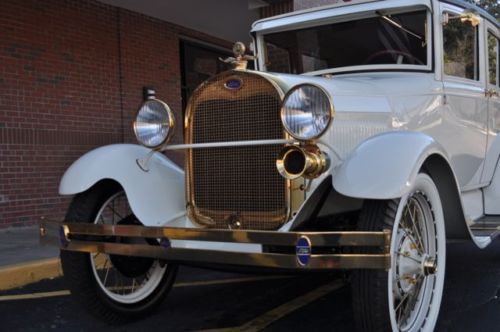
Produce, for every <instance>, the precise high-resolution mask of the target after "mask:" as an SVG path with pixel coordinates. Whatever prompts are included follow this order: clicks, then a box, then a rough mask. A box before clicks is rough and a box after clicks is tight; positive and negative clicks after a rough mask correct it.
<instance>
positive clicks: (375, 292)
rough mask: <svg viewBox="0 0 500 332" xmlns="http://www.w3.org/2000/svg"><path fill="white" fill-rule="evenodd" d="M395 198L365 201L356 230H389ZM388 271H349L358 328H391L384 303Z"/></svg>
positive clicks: (381, 331)
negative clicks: (351, 272) (350, 272)
mask: <svg viewBox="0 0 500 332" xmlns="http://www.w3.org/2000/svg"><path fill="white" fill-rule="evenodd" d="M398 202H399V201H398V200H387V201H381V200H367V201H365V202H364V204H363V208H362V210H361V213H360V216H359V221H358V229H360V230H364V231H382V230H384V229H390V230H392V227H393V224H394V220H395V217H396V212H397V208H398ZM387 278H388V274H387V272H386V271H383V270H356V271H354V272H353V274H352V281H351V287H352V305H353V312H354V320H355V323H356V328H357V330H358V331H363V332H387V331H391V323H390V318H389V311H388V309H387V308H388V307H389V303H388V293H387V292H388V288H387V283H388V279H387Z"/></svg>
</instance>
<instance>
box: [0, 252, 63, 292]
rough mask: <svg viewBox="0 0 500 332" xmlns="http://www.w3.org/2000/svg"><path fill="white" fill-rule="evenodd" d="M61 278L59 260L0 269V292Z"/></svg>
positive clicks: (44, 260) (51, 259) (40, 261)
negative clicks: (44, 280)
mask: <svg viewBox="0 0 500 332" xmlns="http://www.w3.org/2000/svg"><path fill="white" fill-rule="evenodd" d="M60 276H62V269H61V262H60V261H59V258H49V259H43V260H38V261H33V262H28V263H21V264H15V265H8V266H4V267H0V290H8V289H12V288H16V287H21V286H25V285H28V284H31V283H34V282H37V281H40V280H43V279H50V278H57V277H60Z"/></svg>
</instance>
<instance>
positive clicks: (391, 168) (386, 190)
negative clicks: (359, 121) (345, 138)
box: [333, 131, 447, 199]
mask: <svg viewBox="0 0 500 332" xmlns="http://www.w3.org/2000/svg"><path fill="white" fill-rule="evenodd" d="M432 154H439V155H441V156H442V157H444V158H445V159H447V158H446V155H445V153H444V151H443V149H442V147H441V146H440V145H439V144H437V143H436V142H435V141H434V140H433V139H432V138H431V137H429V136H426V135H424V134H422V133H417V132H409V131H404V132H403V131H401V132H394V133H385V134H381V135H377V136H374V137H372V138H370V139H368V140H366V141H364V142H363V143H362V144H361V145H360V146H359V147H358V148H357V149H356V151H355V153H353V154H352V156H351V158H349V159H348V160H347V161H346V162H344V163H342V165H340V167H339V168H338V169H337V170H335V171H334V174H335V177H334V180H333V187H334V188H335V189H336V190H337V191H338V192H339V193H341V194H343V195H345V196H350V197H356V198H368V199H393V198H399V197H402V196H404V195H405V194H406V193H407V192H408V190H409V189H410V188H411V187H412V185H413V181H414V180H415V178H416V176H417V174H418V172H419V170H420V167H421V166H422V164H423V163H424V162H425V160H426V159H427V157H428V156H430V155H432Z"/></svg>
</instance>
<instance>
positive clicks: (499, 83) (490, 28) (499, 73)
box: [485, 22, 500, 90]
mask: <svg viewBox="0 0 500 332" xmlns="http://www.w3.org/2000/svg"><path fill="white" fill-rule="evenodd" d="M494 28H495V27H494V25H493V24H491V23H490V22H485V64H486V69H485V71H486V74H487V75H488V77H487V79H486V84H487V86H488V88H496V89H497V90H498V89H499V88H500V32H498V31H495V30H494ZM490 33H491V35H492V36H493V37H495V38H496V40H497V66H496V84H492V83H491V82H490V57H489V54H488V51H489V36H490Z"/></svg>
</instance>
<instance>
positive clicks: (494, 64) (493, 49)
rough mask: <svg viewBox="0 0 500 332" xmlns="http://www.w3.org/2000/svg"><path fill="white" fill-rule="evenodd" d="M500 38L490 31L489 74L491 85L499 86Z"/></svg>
mask: <svg viewBox="0 0 500 332" xmlns="http://www.w3.org/2000/svg"><path fill="white" fill-rule="evenodd" d="M498 65H499V63H498V38H497V37H495V35H494V34H493V33H491V31H488V72H489V82H490V84H491V85H496V86H499V85H498V84H499V77H498V75H499V73H498Z"/></svg>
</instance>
